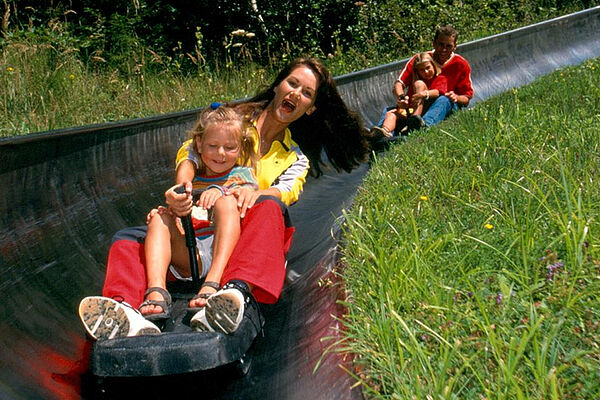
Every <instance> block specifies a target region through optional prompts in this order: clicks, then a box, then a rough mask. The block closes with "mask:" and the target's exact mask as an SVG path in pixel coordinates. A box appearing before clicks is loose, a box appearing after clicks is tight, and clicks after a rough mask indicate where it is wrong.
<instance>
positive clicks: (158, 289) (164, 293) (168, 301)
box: [144, 286, 171, 307]
mask: <svg viewBox="0 0 600 400" xmlns="http://www.w3.org/2000/svg"><path fill="white" fill-rule="evenodd" d="M152 292H158V293H160V294H161V296H162V297H163V300H162V301H161V300H146V301H156V302H163V303H165V304H166V305H167V307H171V295H170V294H169V292H167V291H166V290H165V289H163V288H161V287H158V286H153V287H149V288H148V289H146V291H145V292H144V298H146V296H148V295H149V294H150V293H152ZM146 301H144V303H145V302H146ZM150 304H152V303H150ZM153 305H156V304H153ZM158 305H160V304H158Z"/></svg>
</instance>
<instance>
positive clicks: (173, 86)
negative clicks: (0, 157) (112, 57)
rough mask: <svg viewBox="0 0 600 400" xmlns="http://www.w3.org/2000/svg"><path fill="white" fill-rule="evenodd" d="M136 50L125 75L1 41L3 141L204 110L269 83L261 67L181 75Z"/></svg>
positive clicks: (35, 44) (70, 54) (42, 44)
mask: <svg viewBox="0 0 600 400" xmlns="http://www.w3.org/2000/svg"><path fill="white" fill-rule="evenodd" d="M140 52H141V53H140V54H138V55H135V59H136V60H137V64H136V65H135V68H134V69H133V70H132V72H131V74H126V73H122V72H119V71H118V70H117V69H110V68H108V67H106V66H104V65H102V60H101V59H96V60H90V61H89V62H88V63H86V64H84V63H83V62H82V61H80V59H79V58H78V57H77V48H75V47H70V46H61V47H59V46H57V45H56V44H54V43H51V42H50V41H48V42H46V41H41V40H37V39H19V40H9V41H7V42H5V43H4V46H2V47H0V120H1V123H0V136H10V135H15V134H24V133H29V132H36V131H41V130H51V129H57V128H64V127H69V126H76V125H85V124H90V123H98V122H108V121H116V120H123V119H130V118H136V117H143V116H148V115H155V114H161V113H166V112H173V111H180V110H185V109H192V108H197V107H202V106H205V105H207V104H209V103H210V102H212V101H218V100H220V101H224V100H233V99H237V98H242V97H245V96H248V95H250V94H253V93H254V92H255V90H256V88H257V87H259V86H260V85H265V84H266V83H268V82H267V80H268V79H269V78H270V74H269V73H268V72H267V71H266V70H265V69H264V68H260V67H259V66H250V65H247V64H245V65H243V66H242V67H241V68H235V67H230V68H223V69H221V70H219V71H216V70H210V69H201V70H200V69H199V70H198V73H197V74H192V75H190V74H187V75H184V74H181V73H179V71H178V69H177V68H174V67H172V66H166V65H165V63H166V62H165V61H164V60H162V59H161V58H160V57H159V56H158V55H156V54H153V53H152V52H151V51H148V50H147V49H140ZM132 58H133V55H132Z"/></svg>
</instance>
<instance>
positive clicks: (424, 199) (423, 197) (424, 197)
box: [419, 196, 429, 201]
mask: <svg viewBox="0 0 600 400" xmlns="http://www.w3.org/2000/svg"><path fill="white" fill-rule="evenodd" d="M419 200H421V201H427V200H429V197H427V196H421V197H419Z"/></svg>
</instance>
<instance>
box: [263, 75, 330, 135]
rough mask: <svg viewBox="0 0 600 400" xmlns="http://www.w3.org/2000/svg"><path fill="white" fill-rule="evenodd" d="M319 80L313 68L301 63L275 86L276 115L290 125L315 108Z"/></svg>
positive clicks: (273, 105) (272, 103) (273, 102)
mask: <svg viewBox="0 0 600 400" xmlns="http://www.w3.org/2000/svg"><path fill="white" fill-rule="evenodd" d="M318 85H319V80H318V78H317V76H316V75H315V73H314V72H313V70H312V69H310V68H308V67H306V66H303V65H300V66H298V67H296V68H294V69H293V70H292V72H290V74H289V75H288V76H287V77H286V78H285V79H283V80H282V81H281V82H280V83H279V85H277V86H276V87H275V89H274V90H275V97H274V98H273V100H272V101H271V106H272V107H273V111H274V117H275V118H276V119H277V120H278V122H280V123H283V124H286V125H289V124H290V123H292V122H294V121H295V120H297V119H298V118H300V117H301V116H303V115H304V114H311V113H312V112H313V111H314V110H315V107H314V104H315V99H316V96H317V89H318Z"/></svg>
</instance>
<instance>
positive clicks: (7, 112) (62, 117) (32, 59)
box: [0, 2, 576, 137]
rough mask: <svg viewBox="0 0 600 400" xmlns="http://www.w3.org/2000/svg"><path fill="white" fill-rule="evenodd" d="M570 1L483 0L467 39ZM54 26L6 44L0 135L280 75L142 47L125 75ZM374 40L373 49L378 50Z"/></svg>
mask: <svg viewBox="0 0 600 400" xmlns="http://www.w3.org/2000/svg"><path fill="white" fill-rule="evenodd" d="M571 3H572V2H567V4H565V8H564V9H560V10H557V9H552V8H551V9H547V10H544V12H543V13H542V14H541V15H536V14H535V13H534V14H532V15H529V14H527V16H526V17H523V18H524V19H523V20H519V21H512V20H509V19H505V20H503V21H502V22H498V21H497V18H496V15H497V14H496V12H493V11H490V10H491V8H493V7H495V6H496V5H497V4H496V3H494V2H492V3H488V2H483V3H482V5H481V7H483V9H484V11H486V10H487V11H486V12H487V13H488V14H486V15H487V17H484V16H482V17H481V19H480V21H479V23H477V24H476V25H477V29H475V28H476V27H475V26H473V27H470V28H474V29H473V30H470V29H463V30H462V33H461V36H460V41H461V42H463V41H468V40H473V39H477V38H481V37H483V36H487V35H490V34H493V33H499V32H502V31H505V30H507V29H512V28H516V27H519V26H524V25H528V24H531V23H534V22H539V21H541V20H544V19H545V18H548V17H550V16H558V15H564V14H566V13H568V12H571V11H575V10H573V8H575V7H576V5H575V4H571ZM574 3H576V2H574ZM446 7H448V6H444V7H443V9H444V10H446ZM525 8H527V7H525ZM450 9H451V10H452V8H451V7H450ZM466 10H467V11H466ZM468 10H470V11H468ZM445 12H448V11H445ZM472 12H473V11H472V5H470V6H469V7H467V9H461V11H460V12H456V13H454V14H453V15H454V17H455V18H459V17H461V18H462V19H464V20H470V19H471V17H469V16H468V15H469V14H468V13H472ZM464 13H467V14H464ZM386 18H387V16H386ZM489 18H493V19H494V23H490V24H486V22H485V21H488V19H489ZM52 24H56V26H55V28H56V29H52V30H51V32H46V31H44V30H42V31H40V32H41V33H40V34H39V36H36V35H35V34H33V33H29V34H24V32H21V34H17V35H12V34H10V35H7V37H6V40H5V41H0V137H3V136H12V135H20V134H26V133H30V132H38V131H46V130H52V129H59V128H65V127H70V126H77V125H85V124H90V123H100V122H108V121H117V120H123V119H130V118H136V117H143V116H149V115H156V114H162V113H166V112H173V111H179V110H185V109H193V108H197V107H202V106H204V105H206V104H208V103H210V102H211V101H215V100H221V101H224V100H233V99H238V98H242V97H245V96H248V95H251V94H253V93H254V92H255V91H256V90H257V89H258V88H260V87H262V86H265V85H267V84H268V83H270V80H271V78H272V76H273V71H271V69H272V68H271V67H269V68H262V67H259V66H256V65H254V64H252V63H251V62H249V61H250V60H248V59H242V60H239V62H238V63H237V64H236V65H238V66H239V69H238V68H221V69H220V70H219V71H213V70H209V69H202V68H200V69H199V70H198V73H197V74H192V75H187V76H185V75H183V74H182V73H181V71H179V70H178V68H177V67H175V66H173V65H171V66H168V65H170V64H169V63H168V62H167V61H166V58H165V57H160V56H158V55H156V54H155V53H153V52H150V51H148V50H147V49H144V48H139V49H137V52H138V53H140V54H137V53H136V54H131V55H130V56H129V57H130V59H128V60H127V62H128V63H129V64H131V65H135V68H133V67H132V68H133V70H131V71H130V72H129V74H126V73H119V72H117V70H116V69H114V68H113V69H111V68H110V67H107V66H99V65H98V63H101V62H100V61H94V58H93V57H92V59H90V60H89V61H88V64H85V63H83V62H82V61H81V58H80V57H79V56H78V53H79V52H80V50H79V49H78V48H76V47H74V46H76V44H75V42H77V41H75V40H74V38H71V37H70V36H69V35H68V34H67V33H65V32H62V30H61V27H60V23H58V21H52ZM395 24H396V25H398V24H400V26H402V24H403V23H402V22H401V21H400V20H397V21H395ZM500 25H501V26H500ZM398 29H400V28H399V27H398ZM404 29H413V28H411V27H408V28H407V27H405V28H404ZM490 30H492V31H490ZM44 32H46V34H44ZM376 37H377V35H375V36H374V38H373V40H374V41H375V42H376V41H377V40H378V39H377V38H376ZM80 39H81V38H80ZM385 40H389V37H387V36H386V37H385ZM375 42H374V43H372V45H373V46H374V47H375V48H376V47H377V46H375V44H376V43H375ZM408 55H409V54H394V55H393V57H394V59H400V58H403V57H406V56H408ZM390 57H391V56H390V55H389V54H384V55H380V54H378V53H377V51H376V50H374V52H373V54H369V56H368V57H366V56H365V55H364V54H357V53H356V52H354V51H353V50H352V49H348V51H347V53H345V54H344V53H339V52H337V53H336V55H335V56H334V57H333V58H331V59H329V58H327V59H325V60H324V61H325V62H326V63H327V65H328V66H329V68H330V69H331V71H332V73H334V74H335V75H339V74H342V73H346V72H350V71H351V70H353V69H362V68H366V67H368V66H374V65H376V64H381V63H384V62H390V61H392V59H390Z"/></svg>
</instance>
